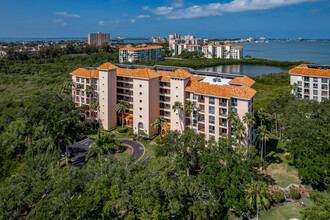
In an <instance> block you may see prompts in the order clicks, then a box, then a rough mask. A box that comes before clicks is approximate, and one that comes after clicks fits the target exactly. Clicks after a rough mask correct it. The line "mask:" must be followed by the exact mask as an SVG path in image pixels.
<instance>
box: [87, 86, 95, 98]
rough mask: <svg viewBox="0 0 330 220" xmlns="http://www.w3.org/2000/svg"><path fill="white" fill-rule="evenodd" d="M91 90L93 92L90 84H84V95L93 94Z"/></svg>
mask: <svg viewBox="0 0 330 220" xmlns="http://www.w3.org/2000/svg"><path fill="white" fill-rule="evenodd" d="M93 92H94V89H93V87H91V86H86V95H87V96H90V95H91V94H93Z"/></svg>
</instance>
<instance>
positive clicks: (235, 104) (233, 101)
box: [231, 98, 237, 106]
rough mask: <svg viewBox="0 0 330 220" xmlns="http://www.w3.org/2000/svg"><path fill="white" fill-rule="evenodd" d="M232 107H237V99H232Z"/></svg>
mask: <svg viewBox="0 0 330 220" xmlns="http://www.w3.org/2000/svg"><path fill="white" fill-rule="evenodd" d="M231 105H232V106H237V99H236V98H231Z"/></svg>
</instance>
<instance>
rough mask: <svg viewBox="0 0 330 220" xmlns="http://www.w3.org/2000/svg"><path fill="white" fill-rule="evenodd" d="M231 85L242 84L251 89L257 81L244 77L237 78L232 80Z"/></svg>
mask: <svg viewBox="0 0 330 220" xmlns="http://www.w3.org/2000/svg"><path fill="white" fill-rule="evenodd" d="M229 83H232V84H241V85H246V86H249V87H251V86H252V85H253V84H254V83H255V81H254V80H253V79H251V78H250V77H247V76H243V77H236V78H235V79H232V80H230V81H229Z"/></svg>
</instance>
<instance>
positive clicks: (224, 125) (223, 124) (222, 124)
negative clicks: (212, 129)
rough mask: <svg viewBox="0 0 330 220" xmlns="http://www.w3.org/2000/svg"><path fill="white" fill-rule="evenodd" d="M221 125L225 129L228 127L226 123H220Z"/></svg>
mask: <svg viewBox="0 0 330 220" xmlns="http://www.w3.org/2000/svg"><path fill="white" fill-rule="evenodd" d="M219 125H220V126H223V127H227V123H226V122H220V123H219Z"/></svg>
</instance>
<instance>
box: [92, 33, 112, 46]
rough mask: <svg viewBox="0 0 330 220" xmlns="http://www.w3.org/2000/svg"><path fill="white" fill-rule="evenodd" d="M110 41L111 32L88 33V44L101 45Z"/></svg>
mask: <svg viewBox="0 0 330 220" xmlns="http://www.w3.org/2000/svg"><path fill="white" fill-rule="evenodd" d="M104 43H106V44H109V43H110V34H109V33H104V34H103V33H101V32H98V33H88V44H89V45H97V46H101V45H102V44H104Z"/></svg>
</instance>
